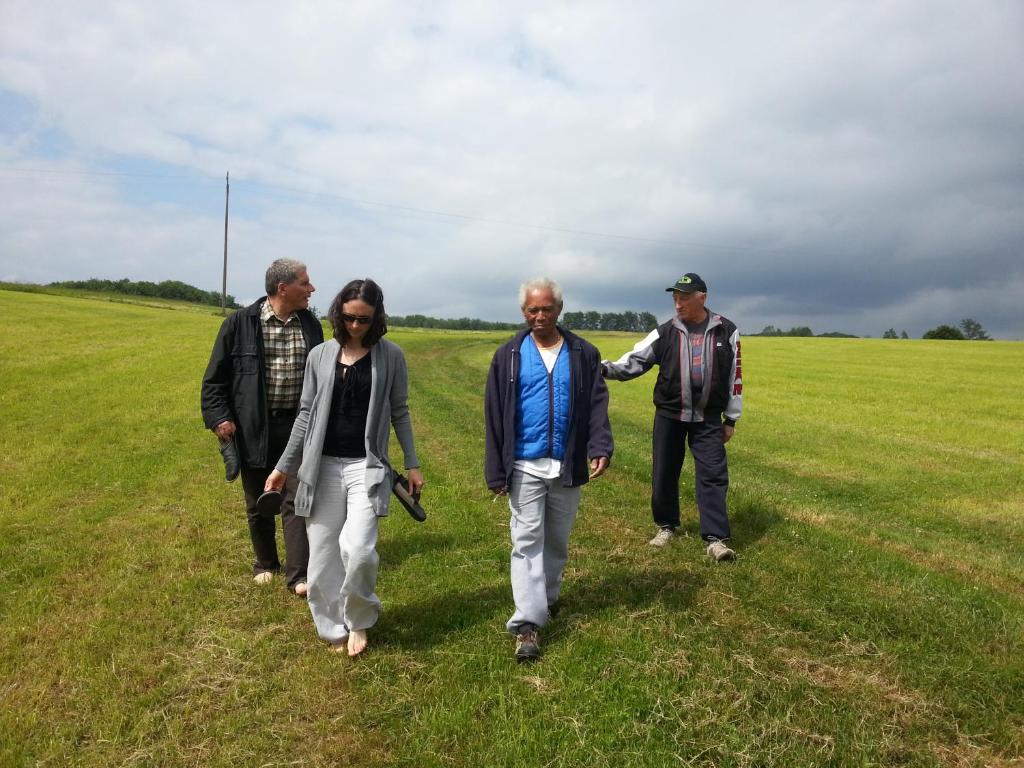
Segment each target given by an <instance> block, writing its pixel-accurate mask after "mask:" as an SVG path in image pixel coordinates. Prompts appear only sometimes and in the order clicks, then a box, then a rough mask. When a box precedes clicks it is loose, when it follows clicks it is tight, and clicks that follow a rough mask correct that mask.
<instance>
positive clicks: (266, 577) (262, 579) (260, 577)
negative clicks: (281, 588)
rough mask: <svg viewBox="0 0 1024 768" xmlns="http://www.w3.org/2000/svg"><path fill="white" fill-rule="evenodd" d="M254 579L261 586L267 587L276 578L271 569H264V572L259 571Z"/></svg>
mask: <svg viewBox="0 0 1024 768" xmlns="http://www.w3.org/2000/svg"><path fill="white" fill-rule="evenodd" d="M252 580H253V581H254V582H255V583H256V584H258V585H259V586H261V587H265V586H266V585H267V584H269V583H270V582H272V581H273V580H274V574H273V573H271V572H270V571H264V572H263V573H257V574H256V575H255V576H253V577H252Z"/></svg>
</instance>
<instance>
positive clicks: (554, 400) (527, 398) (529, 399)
mask: <svg viewBox="0 0 1024 768" xmlns="http://www.w3.org/2000/svg"><path fill="white" fill-rule="evenodd" d="M519 352H520V360H521V363H520V369H519V397H518V398H516V459H543V458H546V457H549V456H550V457H551V458H553V459H558V460H559V461H561V460H562V457H564V456H565V436H566V431H567V430H568V427H569V406H570V396H569V395H570V392H569V391H570V387H571V384H570V378H571V377H570V375H569V350H568V345H567V344H564V343H563V344H562V348H561V349H560V350H558V358H557V359H556V361H555V367H554V368H553V369H552V371H551V373H548V369H547V368H546V367H545V365H544V360H543V358H542V357H541V356H540V352H539V351H538V350H537V345H536V344H534V343H533V339H532V338H530V336H527V337H526V338H525V339H523V343H522V344H521V345H520V347H519Z"/></svg>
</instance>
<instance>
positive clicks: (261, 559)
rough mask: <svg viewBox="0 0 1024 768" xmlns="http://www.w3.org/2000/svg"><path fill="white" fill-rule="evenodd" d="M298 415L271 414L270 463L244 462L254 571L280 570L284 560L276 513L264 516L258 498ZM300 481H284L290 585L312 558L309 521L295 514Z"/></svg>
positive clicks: (303, 576) (283, 521) (301, 576)
mask: <svg viewBox="0 0 1024 768" xmlns="http://www.w3.org/2000/svg"><path fill="white" fill-rule="evenodd" d="M294 421H295V418H294V416H286V417H274V416H271V417H270V420H269V423H268V427H267V428H268V431H269V433H270V434H269V444H268V446H267V464H268V466H266V467H249V466H246V465H244V464H243V465H242V472H241V475H242V488H243V490H244V491H245V516H246V518H247V519H248V521H249V536H250V538H251V539H252V550H253V552H254V553H255V555H256V561H255V562H254V563H253V565H252V572H253V575H256V574H258V573H264V572H266V571H272V572H276V571H280V570H281V561H280V560H278V557H277V540H276V534H277V523H276V522H275V518H273V517H263V516H262V515H261V514H260V513H259V512H257V511H256V500H257V499H258V498H259V497H260V494H261V493H263V486H264V484H265V483H266V482H267V477H268V476H269V475H270V473H271V472H272V471H273V470H274V466H275V465H276V464H277V461H278V459H280V458H281V454H282V453H283V452H284V449H285V446H286V445H288V436H289V435H291V432H292V423H293V422H294ZM297 486H298V481H297V480H296V479H295V478H294V477H292V476H289V477H288V479H287V480H286V481H285V485H284V501H283V502H282V504H281V525H282V527H283V528H284V554H285V569H284V575H285V580H286V581H287V584H288V586H289V587H290V588H291V589H294V588H295V585H296V584H299V583H300V582H303V581H305V580H306V565H307V563H308V562H309V542H308V541H307V540H306V521H305V520H304V519H303V518H301V517H298V516H297V515H296V514H295V489H296V487H297Z"/></svg>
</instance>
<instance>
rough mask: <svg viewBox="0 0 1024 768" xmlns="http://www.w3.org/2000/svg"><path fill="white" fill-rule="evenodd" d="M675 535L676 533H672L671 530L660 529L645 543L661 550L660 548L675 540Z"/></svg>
mask: <svg viewBox="0 0 1024 768" xmlns="http://www.w3.org/2000/svg"><path fill="white" fill-rule="evenodd" d="M675 535H676V532H675V531H673V530H672V529H671V528H661V529H660V530H659V531H658V532H657V533H656V534H654V538H653V539H651V540H650V541H648V542H647V543H648V544H650V545H651V546H652V547H658V548H659V549H661V547H664V546H665V545H666V544H668V543H669V542H670V541H672V539H673V538H675Z"/></svg>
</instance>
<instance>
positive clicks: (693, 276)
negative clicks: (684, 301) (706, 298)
mask: <svg viewBox="0 0 1024 768" xmlns="http://www.w3.org/2000/svg"><path fill="white" fill-rule="evenodd" d="M665 290H666V291H679V292H680V293H707V292H708V286H707V283H705V282H704V281H703V280H701V279H700V275H698V274H697V273H696V272H687V273H686V274H685V275H683V276H682V277H680V278H679V279H678V280H676V284H675V285H673V286H671V287H669V288H666V289H665Z"/></svg>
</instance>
